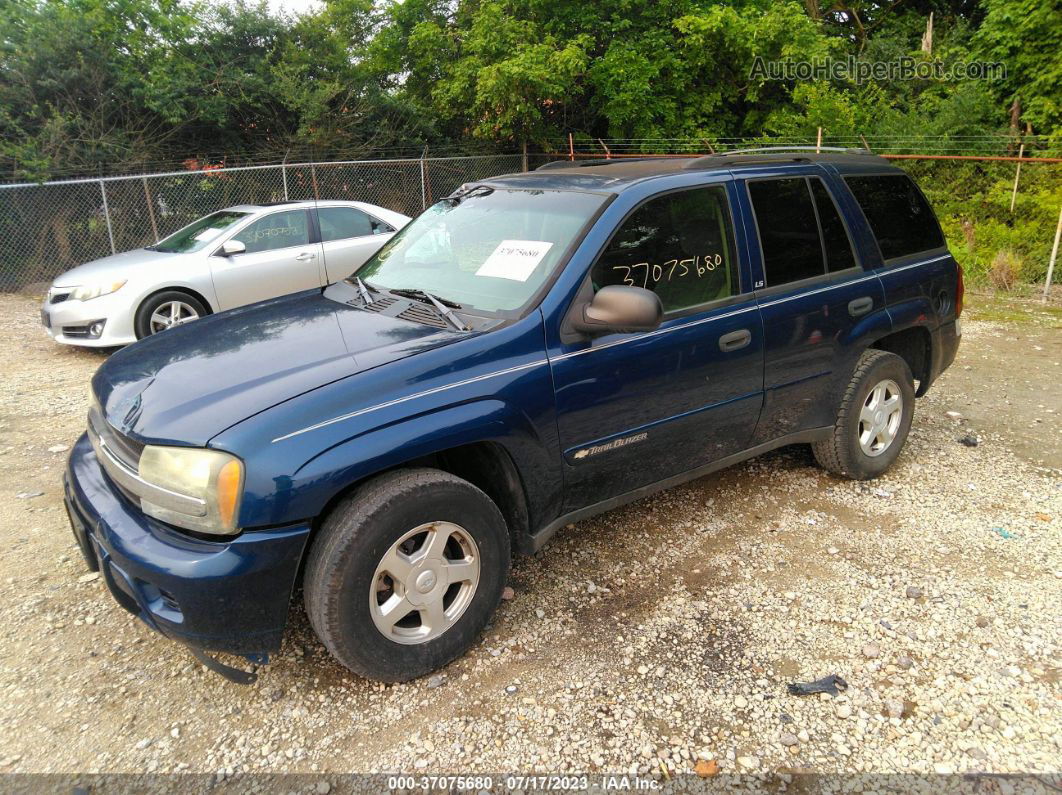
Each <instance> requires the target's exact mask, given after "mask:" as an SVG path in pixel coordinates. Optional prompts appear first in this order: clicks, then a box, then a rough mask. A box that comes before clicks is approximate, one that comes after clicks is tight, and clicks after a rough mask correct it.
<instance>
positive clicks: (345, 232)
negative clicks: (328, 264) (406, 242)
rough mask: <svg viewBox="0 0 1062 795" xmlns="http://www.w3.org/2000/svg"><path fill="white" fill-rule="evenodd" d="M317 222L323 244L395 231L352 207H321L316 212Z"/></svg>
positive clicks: (388, 225)
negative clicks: (319, 226)
mask: <svg viewBox="0 0 1062 795" xmlns="http://www.w3.org/2000/svg"><path fill="white" fill-rule="evenodd" d="M317 221H318V223H319V224H320V225H321V240H322V242H324V243H328V242H329V241H331V240H345V239H346V238H348V237H366V236H367V235H383V234H387V233H388V232H394V231H395V228H394V227H393V226H391V225H390V224H386V223H384V222H383V221H380V220H379V219H376V218H373V217H372V216H371V215H369V214H368V213H363V212H362V211H361V210H358V209H355V208H354V207H321V208H319V209H318V210H317Z"/></svg>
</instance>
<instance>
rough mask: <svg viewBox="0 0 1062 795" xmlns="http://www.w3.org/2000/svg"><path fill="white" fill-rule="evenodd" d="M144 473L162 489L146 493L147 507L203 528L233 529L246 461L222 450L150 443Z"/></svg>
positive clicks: (148, 511) (167, 518) (177, 521)
mask: <svg viewBox="0 0 1062 795" xmlns="http://www.w3.org/2000/svg"><path fill="white" fill-rule="evenodd" d="M138 474H139V475H140V479H141V480H144V481H146V482H147V483H148V484H150V485H152V486H155V487H157V488H158V489H160V491H159V492H155V493H152V494H149V495H143V494H142V495H141V499H140V503H141V507H142V508H143V511H144V513H146V514H147V515H148V516H154V517H155V518H156V519H159V520H160V521H163V522H168V523H169V524H174V525H177V526H178V527H183V528H185V529H187V530H195V531H197V532H200V533H215V534H217V535H233V534H235V533H236V532H237V530H238V528H237V527H236V517H237V515H238V513H239V507H240V496H241V494H242V492H243V463H242V462H241V461H240V459H238V458H236V457H235V456H231V455H229V454H228V453H223V452H221V451H220V450H203V449H198V448H191V447H157V446H155V445H148V446H147V447H145V448H144V451H143V452H142V453H141V454H140V464H139V473H138Z"/></svg>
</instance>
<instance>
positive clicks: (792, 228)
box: [749, 177, 825, 287]
mask: <svg viewBox="0 0 1062 795" xmlns="http://www.w3.org/2000/svg"><path fill="white" fill-rule="evenodd" d="M749 195H750V196H751V197H752V207H753V209H754V210H755V211H756V226H757V227H758V228H759V231H760V245H761V247H762V249H763V270H764V274H765V276H766V279H767V286H768V287H774V286H776V285H779V284H786V283H788V282H795V281H798V280H800V279H807V278H810V277H812V276H821V275H822V274H823V273H825V267H824V266H823V262H822V243H821V242H820V240H819V225H818V223H817V222H816V221H815V207H814V206H813V205H812V203H811V193H810V191H809V190H808V183H807V180H805V179H804V178H803V177H795V178H793V179H770V180H757V181H755V182H750V183H749Z"/></svg>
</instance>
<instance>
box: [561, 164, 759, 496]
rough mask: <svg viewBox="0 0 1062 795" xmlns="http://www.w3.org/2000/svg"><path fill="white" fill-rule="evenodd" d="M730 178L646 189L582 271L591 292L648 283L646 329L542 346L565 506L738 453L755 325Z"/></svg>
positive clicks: (754, 360)
mask: <svg viewBox="0 0 1062 795" xmlns="http://www.w3.org/2000/svg"><path fill="white" fill-rule="evenodd" d="M738 259H739V258H738V256H737V253H736V247H735V240H734V234H733V224H732V221H731V213H730V202H729V197H728V186H727V184H725V183H719V184H713V185H707V186H703V187H698V188H694V189H687V190H682V191H677V192H672V193H667V194H664V195H660V196H657V197H654V198H652V199H650V200H648V201H647V202H645V203H644V204H642V205H641V206H640V207H639V208H637V209H636V210H635V211H634V212H633V213H632V214H631V215H629V216H628V217H627V219H626V220H625V221H624V222H623V223H622V224H621V226H620V228H619V229H618V230H617V232H616V233H615V234H614V235H613V237H612V239H611V240H610V242H609V243H608V245H607V246H606V248H605V250H604V251H603V252H602V253H601V255H600V256H599V257H598V259H597V261H596V262H595V263H594V265H593V267H592V268H591V271H590V280H591V282H592V287H593V289H594V290H597V289H599V288H600V287H602V286H605V285H610V284H628V285H636V286H638V287H645V288H647V289H650V290H653V291H654V292H656V294H657V295H658V296H659V297H660V299H661V303H662V304H663V307H664V312H665V315H664V322H663V324H662V325H661V326H660V328H659V329H657V330H655V331H652V332H648V333H634V334H609V335H605V336H602V337H597V338H594V339H592V340H590V339H578V340H573V341H572V342H570V343H562V344H561V346H560V347H559V348H558V349H557V350H554V351H551V352H550V366H551V368H552V370H553V380H554V387H555V389H556V400H557V423H558V430H559V435H560V441H561V450H562V452H563V457H564V464H565V492H566V502H567V504H566V506H565V507H566V508H567V509H569V510H571V509H574V508H578V507H582V506H586V505H590V504H594V503H597V502H601V501H604V500H606V499H608V498H610V497H614V496H618V495H620V494H624V493H626V492H629V491H633V490H635V489H637V488H639V487H641V486H646V485H649V484H651V483H655V482H657V481H660V480H663V479H665V478H667V477H669V476H672V475H676V474H679V473H683V472H687V471H689V470H692V469H696V468H697V467H698V466H701V465H703V464H706V463H708V462H711V461H714V460H716V459H719V458H723V457H725V456H727V455H729V454H732V453H734V452H737V451H739V450H741V449H743V448H744V447H745V446H746V444H747V442H748V440H749V438H750V437H751V435H752V431H753V428H754V427H755V424H756V419H757V417H758V416H759V412H760V403H761V400H762V389H763V329H762V326H761V323H760V317H759V311H758V309H757V307H756V302H755V299H754V297H753V296H752V294H751V292H750V291H748V290H746V289H744V288H743V286H742V284H741V282H742V279H741V275H740V268H739V266H738Z"/></svg>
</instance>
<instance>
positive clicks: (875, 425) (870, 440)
mask: <svg viewBox="0 0 1062 795" xmlns="http://www.w3.org/2000/svg"><path fill="white" fill-rule="evenodd" d="M902 419H903V395H902V394H901V393H900V386H899V384H897V383H896V382H895V381H893V380H892V379H891V378H890V379H885V380H884V381H879V382H878V383H877V384H875V386H874V388H873V389H871V390H870V393H869V394H868V395H867V399H866V400H865V401H863V406H862V408H861V409H860V410H859V431H858V432H859V447H860V448H861V449H862V451H863V452H864V453H866V454H867V455H868V456H871V457H874V456H879V455H881V454H882V453H884V452H885V451H886V450H888V449H889V447H890V446H891V445H892V443H893V440H895V439H896V434H897V433H898V432H899V430H900V422H901V420H902Z"/></svg>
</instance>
